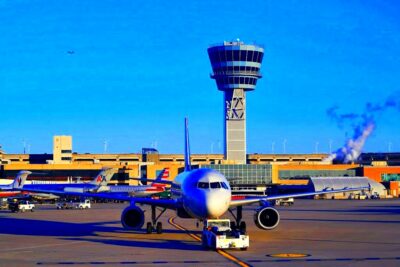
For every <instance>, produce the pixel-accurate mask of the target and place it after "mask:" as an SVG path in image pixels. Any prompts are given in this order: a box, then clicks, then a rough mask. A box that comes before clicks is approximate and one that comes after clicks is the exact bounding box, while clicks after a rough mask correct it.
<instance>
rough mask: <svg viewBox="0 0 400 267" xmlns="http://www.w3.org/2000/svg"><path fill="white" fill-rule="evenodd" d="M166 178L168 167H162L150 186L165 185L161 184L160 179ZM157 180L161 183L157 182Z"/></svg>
mask: <svg viewBox="0 0 400 267" xmlns="http://www.w3.org/2000/svg"><path fill="white" fill-rule="evenodd" d="M168 178H169V168H164V169H163V170H162V171H161V172H160V174H159V175H158V176H157V178H156V179H155V180H154V182H152V183H151V186H165V184H163V183H162V181H165V180H168ZM159 182H161V183H160V184H159Z"/></svg>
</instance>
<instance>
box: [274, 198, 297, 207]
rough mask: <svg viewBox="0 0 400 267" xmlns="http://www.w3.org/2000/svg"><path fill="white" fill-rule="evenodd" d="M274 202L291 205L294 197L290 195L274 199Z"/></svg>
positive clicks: (280, 204)
mask: <svg viewBox="0 0 400 267" xmlns="http://www.w3.org/2000/svg"><path fill="white" fill-rule="evenodd" d="M275 204H276V205H279V206H292V205H293V204H294V199H293V198H292V197H289V198H282V199H277V200H275Z"/></svg>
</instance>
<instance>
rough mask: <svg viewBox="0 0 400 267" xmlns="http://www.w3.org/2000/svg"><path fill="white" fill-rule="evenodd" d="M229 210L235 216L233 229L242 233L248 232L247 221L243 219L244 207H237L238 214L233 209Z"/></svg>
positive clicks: (232, 223) (232, 224)
mask: <svg viewBox="0 0 400 267" xmlns="http://www.w3.org/2000/svg"><path fill="white" fill-rule="evenodd" d="M228 211H229V213H230V214H231V215H232V216H233V218H234V219H235V221H234V222H231V228H232V230H234V231H235V230H236V231H239V232H240V233H241V234H246V231H247V226H246V222H245V221H242V218H243V207H242V206H238V207H237V208H236V214H235V213H234V212H233V211H232V210H231V209H229V210H228Z"/></svg>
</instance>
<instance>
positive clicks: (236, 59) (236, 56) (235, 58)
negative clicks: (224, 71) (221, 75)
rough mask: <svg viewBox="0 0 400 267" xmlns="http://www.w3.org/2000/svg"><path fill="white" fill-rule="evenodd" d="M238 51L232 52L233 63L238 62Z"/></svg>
mask: <svg viewBox="0 0 400 267" xmlns="http://www.w3.org/2000/svg"><path fill="white" fill-rule="evenodd" d="M239 52H240V51H239V50H233V61H239V60H240V59H239Z"/></svg>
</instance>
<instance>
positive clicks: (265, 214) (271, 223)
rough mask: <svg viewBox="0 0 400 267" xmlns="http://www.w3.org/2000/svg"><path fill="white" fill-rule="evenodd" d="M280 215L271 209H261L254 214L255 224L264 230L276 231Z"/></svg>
mask: <svg viewBox="0 0 400 267" xmlns="http://www.w3.org/2000/svg"><path fill="white" fill-rule="evenodd" d="M279 217H280V216H279V213H278V211H277V210H276V209H274V208H271V207H261V208H259V209H258V210H257V211H256V213H255V214H254V222H255V223H256V225H257V227H258V228H260V229H263V230H271V229H274V228H275V227H276V226H278V224H279Z"/></svg>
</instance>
